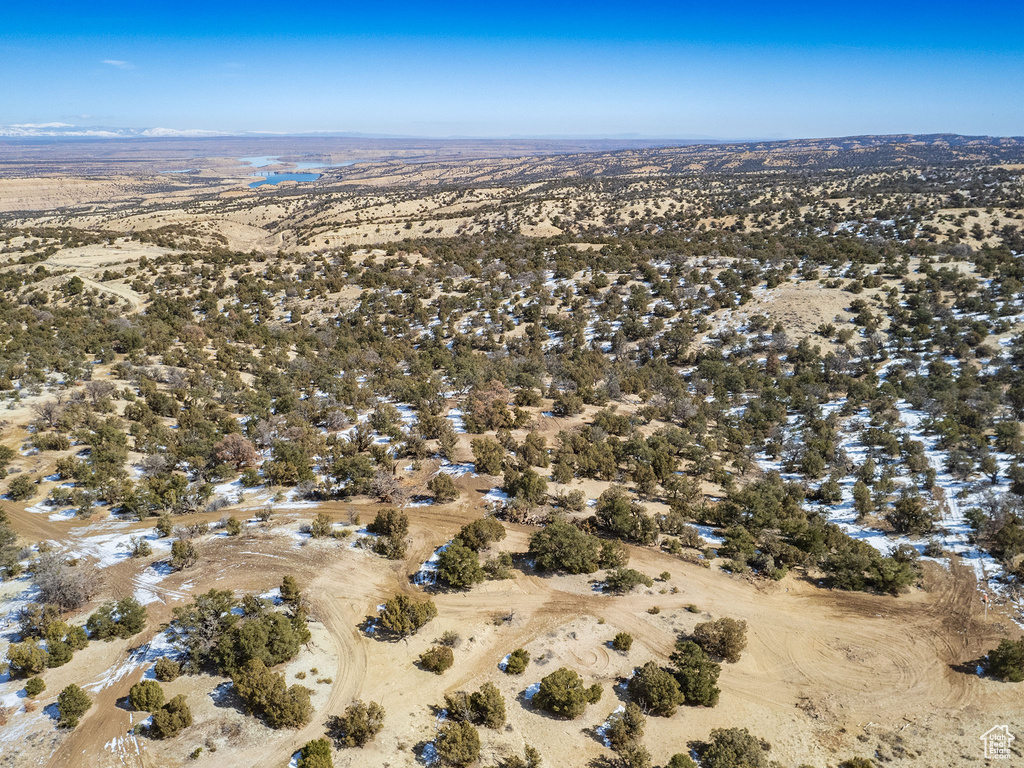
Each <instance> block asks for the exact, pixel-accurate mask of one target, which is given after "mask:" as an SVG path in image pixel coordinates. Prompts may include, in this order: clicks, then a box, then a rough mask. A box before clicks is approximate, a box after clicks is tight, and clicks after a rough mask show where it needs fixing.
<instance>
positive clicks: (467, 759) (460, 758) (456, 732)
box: [434, 722, 480, 768]
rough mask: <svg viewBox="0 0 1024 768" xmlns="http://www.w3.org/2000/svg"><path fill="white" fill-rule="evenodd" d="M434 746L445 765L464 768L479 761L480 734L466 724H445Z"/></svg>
mask: <svg viewBox="0 0 1024 768" xmlns="http://www.w3.org/2000/svg"><path fill="white" fill-rule="evenodd" d="M434 744H435V746H436V748H437V753H438V755H440V757H441V760H443V761H444V763H445V764H446V765H452V766H457V768H464V766H467V765H472V764H473V763H475V762H476V761H477V760H479V759H480V734H479V733H477V730H476V728H474V727H473V726H472V725H471V724H470V723H467V722H456V723H452V722H449V723H445V724H444V725H442V726H441V730H440V732H439V733H438V734H437V739H436V740H435V742H434Z"/></svg>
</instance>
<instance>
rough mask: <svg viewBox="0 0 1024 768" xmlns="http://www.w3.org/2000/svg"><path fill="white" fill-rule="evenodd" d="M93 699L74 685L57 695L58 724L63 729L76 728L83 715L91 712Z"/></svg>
mask: <svg viewBox="0 0 1024 768" xmlns="http://www.w3.org/2000/svg"><path fill="white" fill-rule="evenodd" d="M91 706H92V699H90V698H89V696H88V695H87V694H86V692H85V691H83V690H82V689H81V688H79V687H78V686H77V685H75V684H74V683H72V684H71V685H69V686H68V687H67V688H65V689H64V690H63V691H61V692H60V693H59V694H58V695H57V714H58V716H59V717H58V720H57V724H58V725H59V726H60V727H61V728H74V727H76V726H77V725H78V721H79V720H80V719H81V717H82V715H84V714H85V713H86V712H88V711H89V707H91Z"/></svg>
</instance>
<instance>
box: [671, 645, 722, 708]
mask: <svg viewBox="0 0 1024 768" xmlns="http://www.w3.org/2000/svg"><path fill="white" fill-rule="evenodd" d="M669 659H670V660H671V662H672V666H673V667H674V673H675V678H676V680H677V681H678V683H679V690H680V692H681V693H682V695H683V699H684V703H686V704H687V705H689V706H701V707H713V706H715V705H716V704H717V703H718V694H719V690H718V686H717V685H716V683H717V682H718V675H719V673H720V672H721V671H722V668H721V667H720V666H719V665H718V664H716V663H715V662H714V661H712V660H711V659H709V658H708V655H707V654H706V653H704V651H703V649H701V647H700V646H699V645H697V644H696V643H695V642H693V641H692V640H685V639H680V640H678V641H677V642H676V649H675V652H674V653H673V654H672V655H671V656H670V657H669Z"/></svg>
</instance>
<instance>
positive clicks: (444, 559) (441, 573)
mask: <svg viewBox="0 0 1024 768" xmlns="http://www.w3.org/2000/svg"><path fill="white" fill-rule="evenodd" d="M437 575H438V577H439V578H440V579H441V580H442V581H443V582H444V583H445V584H447V585H448V586H449V587H451V588H453V589H466V588H467V587H471V586H473V585H474V584H479V583H480V582H482V581H483V580H484V569H483V568H482V567H481V565H480V558H479V556H478V555H477V553H476V552H475V551H474V550H472V549H470V548H469V547H467V546H466V545H465V544H463V543H462V542H461V541H460V540H459V539H454V540H452V542H451V543H450V544H448V546H447V547H445V549H444V551H443V552H442V553H441V554H440V555H439V556H438V559H437Z"/></svg>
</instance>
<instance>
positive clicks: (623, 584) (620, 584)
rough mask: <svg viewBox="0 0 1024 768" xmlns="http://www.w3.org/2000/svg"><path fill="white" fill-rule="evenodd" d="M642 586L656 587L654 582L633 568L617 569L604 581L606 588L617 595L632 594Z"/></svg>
mask: <svg viewBox="0 0 1024 768" xmlns="http://www.w3.org/2000/svg"><path fill="white" fill-rule="evenodd" d="M641 584H643V585H644V586H645V587H650V586H653V585H654V580H653V579H651V577H650V576H647V575H646V574H643V573H640V571H635V570H633V569H632V568H616V569H615V570H614V571H610V572H609V573H608V575H607V576H606V577H605V580H604V588H605V589H606V590H607V591H609V592H612V593H614V594H617V595H624V594H626V593H627V592H632V591H633V590H634V589H635V588H636V587H638V586H640V585H641Z"/></svg>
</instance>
